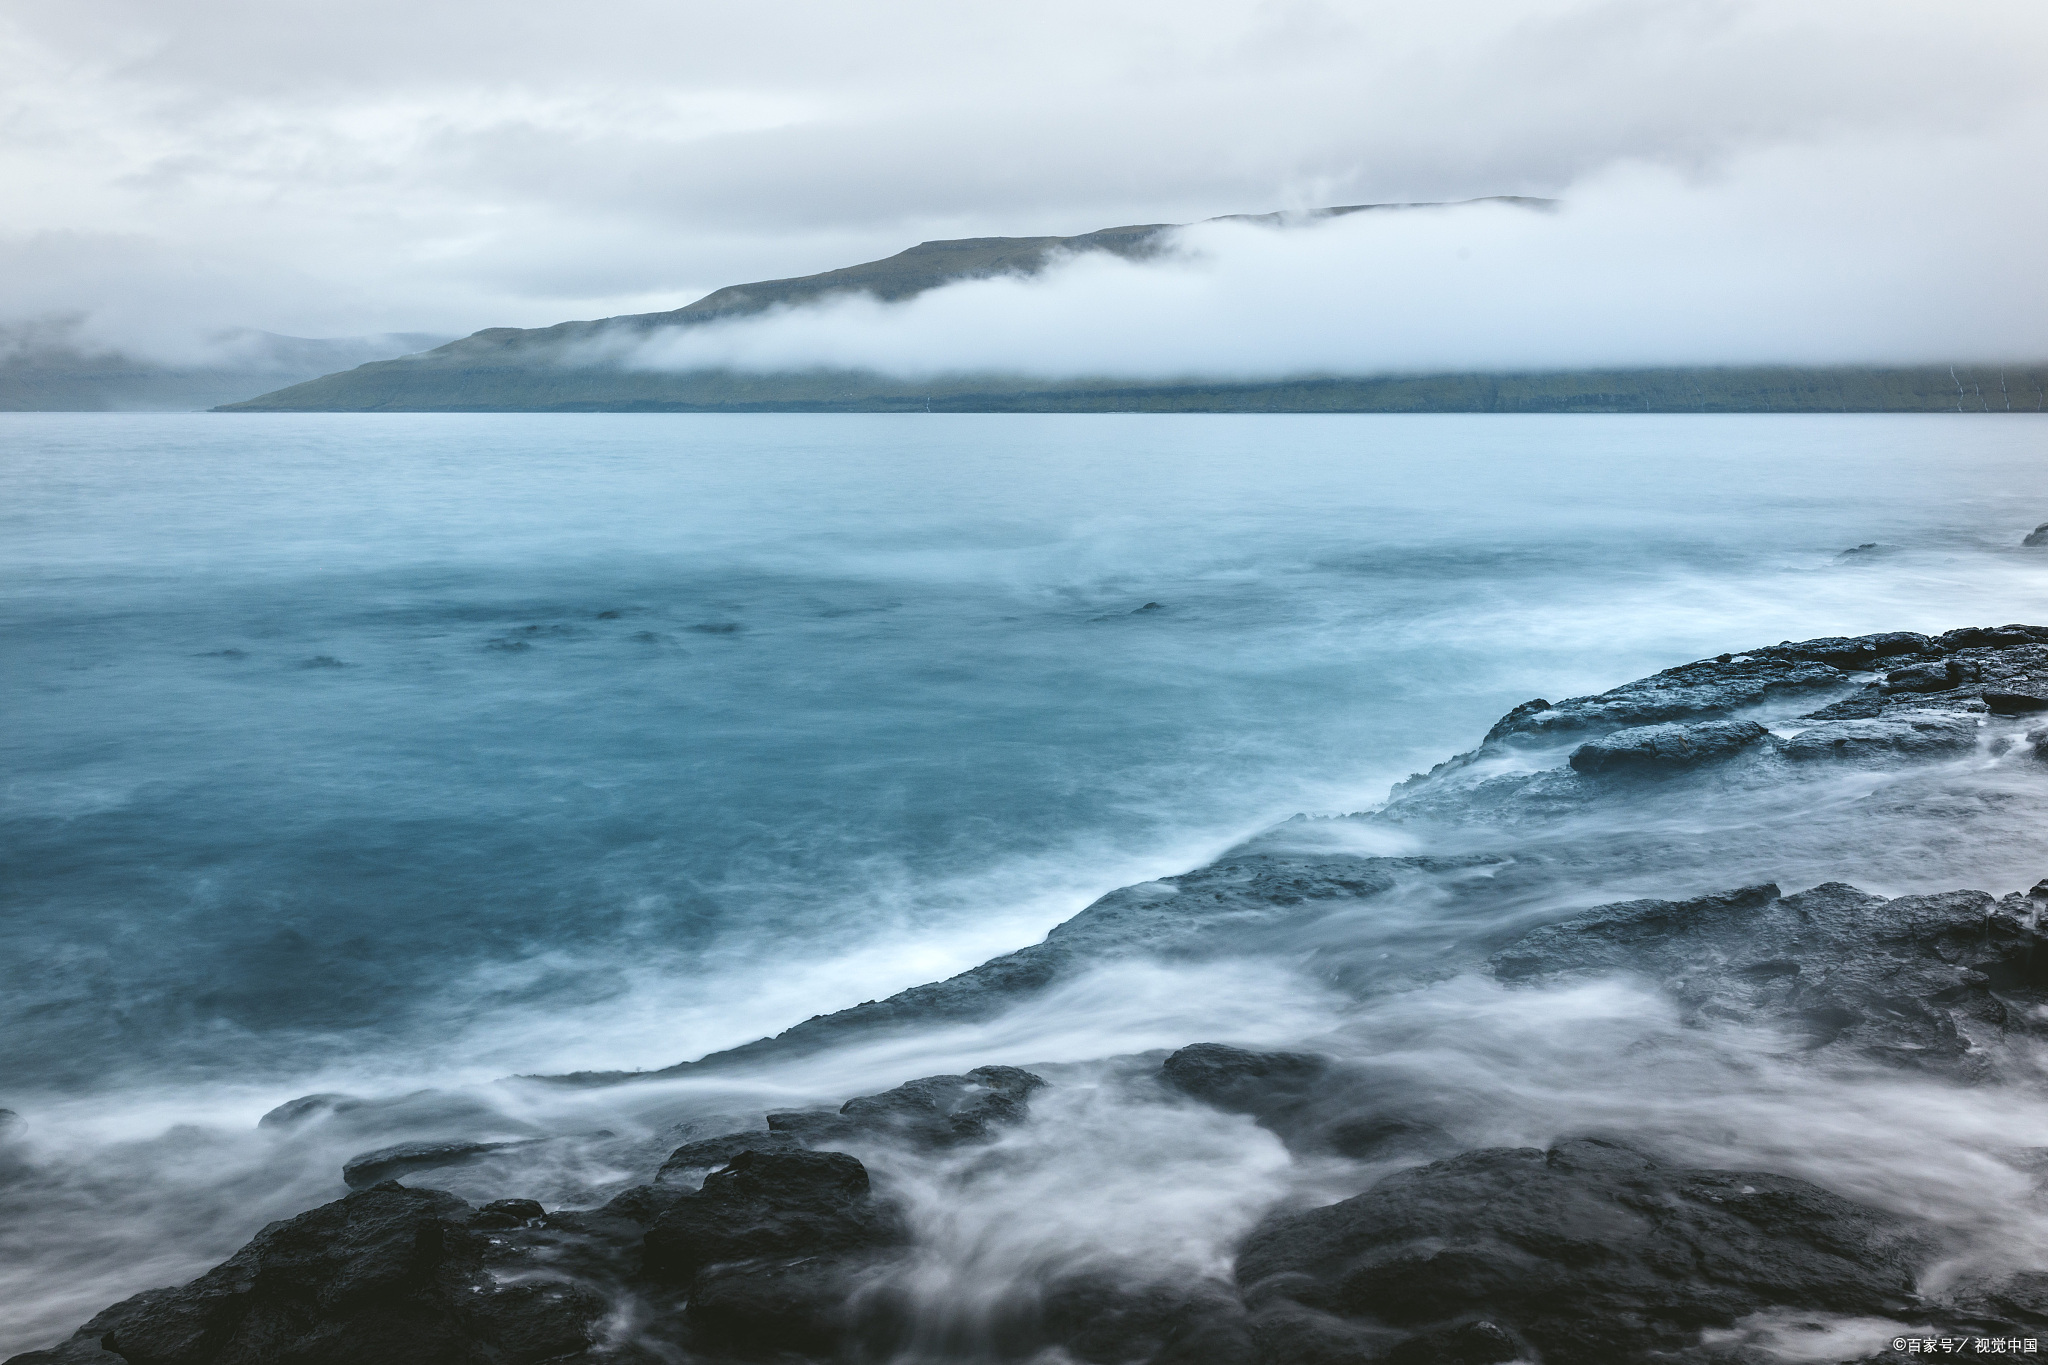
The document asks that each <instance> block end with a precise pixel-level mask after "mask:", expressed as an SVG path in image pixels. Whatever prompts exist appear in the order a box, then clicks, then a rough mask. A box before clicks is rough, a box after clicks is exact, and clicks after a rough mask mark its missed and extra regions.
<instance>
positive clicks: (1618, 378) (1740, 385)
mask: <svg viewBox="0 0 2048 1365" xmlns="http://www.w3.org/2000/svg"><path fill="white" fill-rule="evenodd" d="M1470 204H1509V205H1514V206H1517V207H1521V208H1527V209H1532V210H1548V209H1551V208H1554V207H1555V205H1556V201H1555V200H1549V199H1536V198H1529V197H1525V196H1517V195H1494V196H1488V197H1485V198H1481V199H1470V200H1463V201H1459V202H1458V203H1455V204H1449V203H1445V204H1344V205H1338V206H1335V207H1331V208H1322V209H1312V210H1307V211H1304V212H1299V213H1264V214H1230V215H1226V216H1224V217H1221V218H1212V219H1206V220H1204V221H1205V222H1211V223H1218V222H1250V223H1267V224H1272V225H1274V226H1282V227H1284V226H1289V225H1292V224H1295V223H1308V222H1315V221H1319V220H1322V219H1327V218H1333V217H1342V216H1346V215H1350V214H1355V213H1368V212H1394V211H1404V210H1414V209H1425V208H1438V209H1442V208H1457V207H1463V206H1465V205H1470ZM1182 226H1186V225H1184V224H1177V223H1138V224H1131V225H1127V226H1124V227H1112V228H1102V229H1100V230H1098V231H1095V232H1087V233H1081V234H1078V235H1076V236H1071V237H1058V236H1047V237H967V238H958V239H952V240H939V241H930V242H920V243H918V244H917V245H916V246H913V247H911V248H909V249H908V250H905V251H900V252H898V253H896V254H895V255H893V256H888V257H884V258H883V259H881V260H876V261H867V262H863V263H861V264H859V265H852V266H846V267H843V268H841V269H838V270H827V271H823V272H820V273H818V274H815V275H801V276H794V277H791V278H788V279H776V280H760V281H755V282H753V283H749V284H734V285H727V286H725V287H724V288H722V289H717V290H714V291H712V292H711V293H709V294H707V295H705V296H704V297H703V298H701V299H698V300H696V301H695V302H693V303H689V304H686V305H684V306H683V307H680V308H674V309H669V310H667V311H664V312H658V313H636V314H629V315H623V316H619V317H610V318H598V319H593V320H587V321H575V322H560V323H556V324H554V325H553V326H550V327H535V328H521V327H487V328H485V329H483V330H482V331H479V332H476V333H474V334H472V335H470V336H467V337H463V338H462V339H460V340H458V341H451V342H449V343H447V344H446V345H443V346H439V347H436V348H434V349H432V350H428V351H424V352H422V353H420V354H417V355H408V356H404V357H402V358H399V359H390V360H378V361H373V362H371V363H367V364H362V365H359V366H358V367H357V368H355V369H352V370H348V371H344V372H340V373H335V374H328V375H323V376H321V377H319V378H317V379H312V380H309V381H307V382H304V383H299V384H294V385H291V386H289V387H285V388H280V389H278V390H277V391H275V392H273V393H266V394H263V395H261V396H260V397H257V398H252V399H249V400H247V401H245V402H238V403H228V404H224V405H223V406H222V407H221V408H220V409H219V410H220V411H225V412H909V411H929V412H1128V411H1135V412H1803V411H1824V412H1838V411H1842V412H1941V411H1947V412H1953V411H1975V412H1983V411H2029V412H2033V411H2042V410H2044V407H2048V367H2044V366H2017V367H2008V369H1998V368H1996V367H1992V368H1990V369H1987V368H1986V367H1983V366H1976V367H1972V368H1970V369H1968V370H1966V371H1962V372H1958V371H1957V370H1955V369H1954V368H1953V367H1949V366H1894V367H1871V366H1813V367H1788V366H1727V367H1664V368H1658V369H1618V368H1610V369H1602V370H1569V371H1545V372H1530V373H1519V374H1508V373H1485V374H1435V375H1373V376H1347V375H1322V376H1308V377H1302V378H1290V379H1283V380H1273V381H1262V382H1230V381H1217V380H1184V381H1161V382H1149V383H1148V382H1141V381H1133V380H1131V379H1129V378H1119V377H1115V376H1102V377H1094V378H1089V377H1080V378H1060V379H1044V378H1036V377H1026V376H1019V375H1002V374H959V375H947V376H941V377H938V378H925V379H906V378H903V377H900V376H894V375H886V374H879V373H875V372H870V371H862V370H850V369H849V370H826V369H807V370H802V371H791V372H786V373H758V372H751V371H736V370H710V369H706V370H695V371H679V372H671V371H653V370H636V369H628V368H626V367H624V366H621V365H617V364H612V363H609V362H608V361H607V360H606V359H605V358H604V356H603V352H604V350H605V349H606V348H607V347H609V346H612V345H616V344H618V343H620V342H622V341H623V342H626V343H628V344H630V343H632V342H634V341H636V340H638V339H639V338H640V337H642V336H645V335H648V334H652V333H655V332H658V331H662V330H665V329H669V328H681V327H691V326H698V325H702V324H705V323H710V322H716V321H720V320H724V319H729V318H735V317H743V316H747V315H749V314H757V313H762V312H766V311H767V310H769V309H772V308H777V307H798V306H802V305H805V304H811V303H817V302H819V301H822V300H824V299H828V298H831V297H834V296H842V295H849V294H866V295H868V296H870V297H873V298H875V299H877V300H880V301H882V302H885V303H894V302H900V301H903V300H906V299H910V298H914V297H916V296H917V295H919V294H922V293H925V292H926V291H928V290H932V289H937V288H940V287H942V286H944V285H948V284H953V283H957V282H959V281H962V280H973V279H990V278H996V277H1001V276H1012V277H1017V276H1030V275H1035V274H1037V273H1039V272H1040V271H1042V270H1044V269H1045V268H1046V267H1047V266H1048V265H1050V264H1051V263H1052V262H1053V261H1054V260H1055V259H1057V258H1060V257H1064V256H1070V255H1074V254H1087V253H1092V252H1106V253H1108V254H1110V255H1114V256H1119V257H1122V258H1124V259H1127V260H1143V259H1146V258H1147V257H1150V256H1154V255H1157V254H1159V253H1161V252H1162V251H1164V250H1165V249H1166V245H1167V244H1166V242H1165V241H1163V240H1162V239H1163V237H1164V235H1165V234H1166V233H1169V232H1171V231H1173V230H1175V229H1176V228H1179V227H1182ZM584 346H588V347H590V350H589V352H588V353H587V354H588V356H589V358H588V359H579V358H578V348H579V347H584ZM1987 385H1988V386H1990V392H1989V393H1988V395H1987V392H1986V387H1987Z"/></svg>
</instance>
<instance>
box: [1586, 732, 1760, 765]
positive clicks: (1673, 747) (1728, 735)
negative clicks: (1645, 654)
mask: <svg viewBox="0 0 2048 1365" xmlns="http://www.w3.org/2000/svg"><path fill="white" fill-rule="evenodd" d="M1769 734H1770V731H1769V730H1767V729H1765V728H1764V727H1763V726H1761V725H1759V724H1757V723H1756V722H1755V721H1753V720H1710V721H1702V722H1700V723H1699V724H1696V725H1675V724H1665V725H1641V726H1634V727H1631V728H1629V729H1626V730H1616V731H1615V732H1614V733H1613V734H1610V735H1603V736H1602V737H1601V738H1599V739H1596V740H1592V741H1590V742H1588V743H1585V744H1582V745H1580V746H1579V747H1578V748H1577V749H1574V750H1573V751H1572V756H1571V759H1570V762H1571V766H1572V769H1573V770H1574V771H1576V772H1581V773H1587V774H1593V773H1643V774H1648V773H1659V772H1675V771H1678V770H1680V769H1683V768H1696V767H1698V766H1699V765H1700V764H1702V763H1712V762H1715V761H1716V760H1718V759H1724V758H1732V757H1734V756H1735V755H1736V754H1739V753H1741V752H1742V751H1743V750H1744V749H1747V748H1749V747H1750V746H1751V745H1754V744H1756V743H1758V742H1759V741H1761V740H1763V739H1764V738H1765V737H1767V736H1768V735H1769Z"/></svg>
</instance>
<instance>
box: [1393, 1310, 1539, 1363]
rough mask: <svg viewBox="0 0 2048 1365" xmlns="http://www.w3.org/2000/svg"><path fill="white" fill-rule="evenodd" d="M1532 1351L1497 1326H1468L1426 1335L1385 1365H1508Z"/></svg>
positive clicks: (1396, 1351)
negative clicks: (1506, 1363) (1507, 1364)
mask: <svg viewBox="0 0 2048 1365" xmlns="http://www.w3.org/2000/svg"><path fill="white" fill-rule="evenodd" d="M1529 1354H1530V1352H1529V1348H1528V1347H1527V1346H1525V1345H1524V1344H1523V1343H1522V1342H1521V1340H1520V1339H1519V1338H1517V1337H1516V1336H1515V1334H1514V1333H1512V1332H1510V1331H1508V1330H1507V1329H1506V1328H1505V1327H1502V1326H1500V1325H1499V1324H1498V1323H1492V1322H1485V1321H1480V1322H1465V1323H1459V1324H1458V1325H1457V1326H1455V1327H1444V1328H1440V1329H1439V1330H1437V1331H1434V1332H1424V1333H1422V1334H1421V1335H1420V1336H1414V1337H1410V1338H1409V1339H1408V1340H1406V1341H1404V1342H1402V1343H1401V1344H1400V1345H1399V1346H1396V1347H1395V1348H1394V1349H1393V1350H1391V1351H1389V1352H1387V1354H1386V1356H1385V1360H1386V1365H1505V1362H1507V1361H1511V1360H1523V1359H1526V1358H1527V1357H1528V1356H1529Z"/></svg>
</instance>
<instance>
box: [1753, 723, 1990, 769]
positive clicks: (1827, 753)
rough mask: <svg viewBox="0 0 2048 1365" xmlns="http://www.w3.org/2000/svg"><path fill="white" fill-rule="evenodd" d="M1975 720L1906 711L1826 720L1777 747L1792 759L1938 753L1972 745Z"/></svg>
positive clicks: (1808, 760)
mask: <svg viewBox="0 0 2048 1365" xmlns="http://www.w3.org/2000/svg"><path fill="white" fill-rule="evenodd" d="M1976 743H1977V722H1976V721H1975V720H1974V719H1973V718H1971V717H1970V716H1965V715H1946V714H1941V713H1937V712H1909V713H1906V714H1901V715H1889V716H1883V717H1874V718H1871V719H1868V720H1828V721H1822V722H1821V723H1820V724H1818V725H1809V726H1807V727H1806V728H1805V729H1803V730H1801V731H1800V732H1799V733H1798V734H1796V735H1794V736H1792V738H1790V739H1788V740H1786V741H1785V742H1784V743H1783V744H1782V745H1780V746H1779V750H1778V751H1779V752H1780V753H1782V754H1783V755H1784V756H1785V757H1786V758H1788V759H1791V760H1792V761H1793V762H1796V763H1812V762H1819V761H1844V760H1847V761H1855V762H1871V761H1876V760H1883V759H1894V758H1900V757H1906V758H1938V757H1942V756H1944V755H1948V754H1958V753H1964V752H1967V751H1968V750H1970V749H1972V748H1974V747H1976Z"/></svg>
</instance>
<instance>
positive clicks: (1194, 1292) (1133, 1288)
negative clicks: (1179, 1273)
mask: <svg viewBox="0 0 2048 1365" xmlns="http://www.w3.org/2000/svg"><path fill="white" fill-rule="evenodd" d="M1038 1310H1039V1311H1038V1313H1037V1321H1036V1322H1030V1323H1020V1324H1019V1329H1018V1330H1016V1331H1014V1332H1013V1333H1012V1334H1011V1336H1012V1340H1010V1341H1009V1342H1007V1343H1005V1344H1006V1345H1007V1346H1008V1347H1009V1348H1010V1350H1011V1351H1012V1352H1014V1354H1015V1355H1017V1356H1019V1357H1021V1356H1024V1355H1026V1354H1030V1355H1033V1356H1034V1358H1039V1359H1043V1358H1044V1356H1043V1355H1040V1354H1038V1353H1040V1352H1046V1351H1049V1350H1050V1351H1053V1352H1057V1353H1059V1355H1058V1356H1055V1358H1061V1357H1064V1358H1067V1359H1074V1360H1082V1361H1089V1362H1099V1363H1100V1365H1125V1362H1131V1361H1147V1362H1159V1363H1160V1365H1166V1362H1174V1361H1180V1362H1188V1365H1194V1363H1195V1362H1200V1365H1238V1363H1240V1362H1241V1365H1255V1362H1256V1360H1257V1357H1256V1356H1255V1355H1254V1353H1253V1348H1252V1344H1251V1340H1250V1337H1249V1335H1248V1333H1247V1332H1246V1325H1247V1324H1246V1320H1245V1311H1244V1304H1243V1302H1242V1301H1241V1300H1240V1299H1239V1298H1238V1296H1237V1293H1236V1291H1235V1290H1234V1289H1233V1288H1232V1287H1231V1286H1229V1285H1227V1284H1220V1283H1215V1282H1211V1281H1195V1282H1193V1283H1162V1284H1132V1283H1127V1282H1125V1281H1123V1280H1121V1279H1118V1278H1116V1277H1113V1276H1107V1275H1099V1274H1097V1275H1070V1276H1067V1277H1065V1278H1063V1279H1060V1280H1056V1281H1054V1282H1053V1283H1052V1284H1049V1285H1047V1286H1046V1287H1045V1289H1044V1290H1043V1292H1042V1293H1041V1295H1040V1297H1039V1303H1038Z"/></svg>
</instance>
